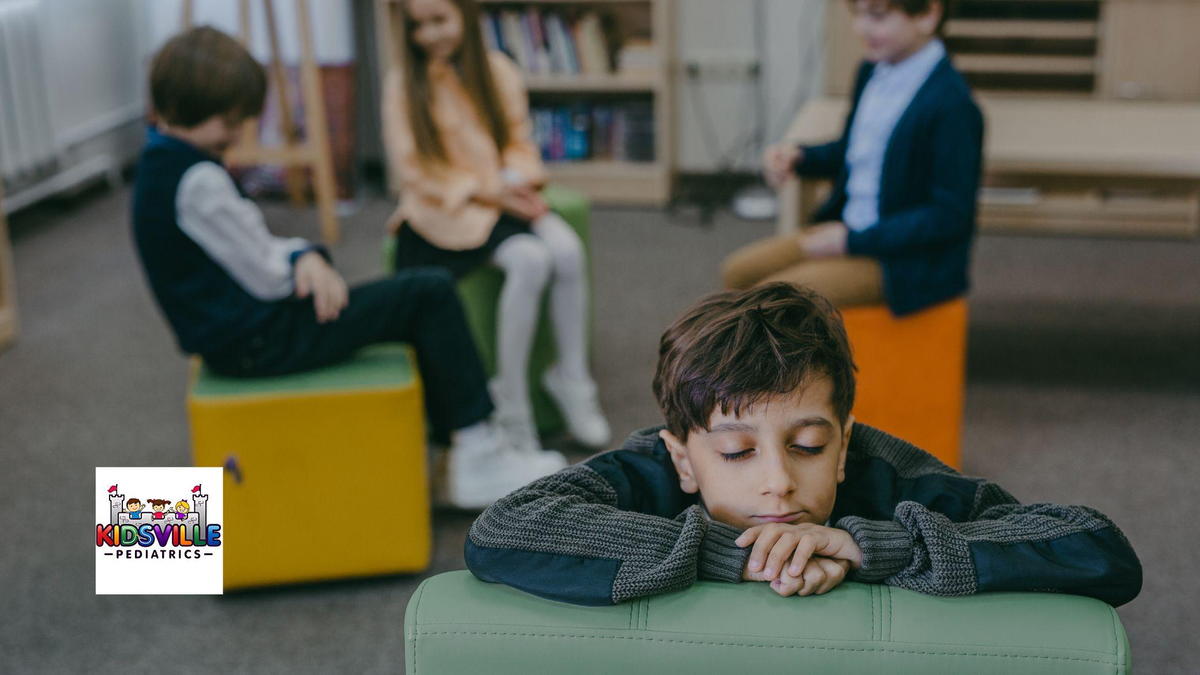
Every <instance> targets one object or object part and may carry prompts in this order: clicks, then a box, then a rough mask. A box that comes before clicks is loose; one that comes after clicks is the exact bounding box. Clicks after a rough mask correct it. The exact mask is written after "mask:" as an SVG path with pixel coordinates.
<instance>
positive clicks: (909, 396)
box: [842, 298, 967, 469]
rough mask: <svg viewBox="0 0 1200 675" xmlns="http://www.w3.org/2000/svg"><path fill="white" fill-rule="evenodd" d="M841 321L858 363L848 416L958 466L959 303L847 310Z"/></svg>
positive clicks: (962, 369) (963, 312) (962, 338)
mask: <svg viewBox="0 0 1200 675" xmlns="http://www.w3.org/2000/svg"><path fill="white" fill-rule="evenodd" d="M842 319H843V320H844V321H845V323H846V333H847V335H848V336H849V338H850V347H851V349H853V350H854V362H855V364H856V365H857V366H858V387H857V395H856V397H855V402H854V418H855V419H857V420H859V421H860V422H865V423H866V424H869V425H871V426H873V427H876V428H878V429H882V430H883V431H886V432H888V433H889V434H892V435H894V436H899V437H900V438H903V439H904V440H906V441H908V442H910V443H912V444H914V445H916V446H917V447H919V448H921V449H922V450H925V451H927V452H929V453H931V454H933V455H934V456H935V457H937V458H938V459H940V460H942V461H943V462H945V463H946V464H949V465H950V466H952V467H954V468H955V469H961V468H962V451H961V447H960V444H961V435H962V418H963V390H964V388H965V380H966V375H965V373H966V354H967V301H966V300H965V299H962V298H958V299H955V300H950V301H948V302H943V303H941V304H938V305H935V306H933V307H929V308H927V309H923V310H921V311H919V312H917V313H915V314H910V315H907V316H902V317H896V316H893V315H892V313H891V312H890V311H889V310H888V308H887V307H885V306H883V305H868V306H864V307H847V308H845V309H843V310H842Z"/></svg>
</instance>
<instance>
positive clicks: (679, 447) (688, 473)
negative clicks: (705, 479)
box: [658, 429, 700, 495]
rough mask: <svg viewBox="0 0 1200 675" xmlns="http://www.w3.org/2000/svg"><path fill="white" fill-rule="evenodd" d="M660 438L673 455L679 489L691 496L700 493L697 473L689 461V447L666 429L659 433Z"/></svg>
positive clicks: (672, 460) (672, 459) (672, 461)
mask: <svg viewBox="0 0 1200 675" xmlns="http://www.w3.org/2000/svg"><path fill="white" fill-rule="evenodd" d="M658 437H659V438H661V439H663V443H666V444H667V451H668V452H670V453H671V463H672V464H674V465H675V472H676V473H678V474H679V489H680V490H683V491H684V492H686V493H688V494H691V495H694V494H696V493H697V492H699V491H700V485H699V483H697V482H696V473H695V472H694V471H692V463H691V461H690V460H688V454H687V446H686V445H684V444H683V441H680V440H679V439H678V438H676V437H675V434H673V433H671V432H670V431H667V430H666V429H663V430H662V431H660V432H658Z"/></svg>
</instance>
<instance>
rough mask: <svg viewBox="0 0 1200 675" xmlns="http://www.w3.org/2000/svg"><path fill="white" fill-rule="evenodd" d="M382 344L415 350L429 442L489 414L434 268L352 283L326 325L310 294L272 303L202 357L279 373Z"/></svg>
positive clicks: (447, 289)
mask: <svg viewBox="0 0 1200 675" xmlns="http://www.w3.org/2000/svg"><path fill="white" fill-rule="evenodd" d="M381 342H407V343H409V344H411V345H412V346H413V348H414V349H415V351H416V353H417V364H418V366H419V367H420V369H421V379H422V381H423V384H424V389H425V410H426V414H427V415H428V417H429V424H430V427H431V428H432V431H433V435H434V438H435V439H437V440H439V441H441V442H446V441H447V439H448V438H449V434H450V432H451V431H453V430H455V429H461V428H463V427H466V426H470V425H471V424H474V423H476V422H479V421H482V420H484V419H486V418H487V416H488V415H490V414H491V412H492V400H491V397H489V396H488V392H487V376H486V375H485V374H484V371H483V364H482V363H481V362H480V360H479V354H478V352H477V351H476V350H475V342H474V339H473V338H472V337H471V333H470V330H469V329H468V327H467V321H466V316H465V315H464V314H463V310H462V305H461V304H460V302H459V299H458V292H457V291H456V290H455V287H454V279H453V277H451V276H450V274H449V273H448V272H446V271H444V270H440V269H436V268H427V267H426V268H412V269H408V270H403V271H401V272H400V273H398V274H396V275H395V276H393V277H390V278H387V279H381V280H379V281H374V282H371V283H366V284H362V285H359V286H355V287H354V288H352V289H350V302H349V304H348V305H347V306H346V308H345V309H343V310H342V313H341V314H340V315H339V316H338V318H337V320H335V321H331V322H328V323H317V319H316V313H315V312H314V309H313V304H312V299H311V298H308V299H304V300H298V299H290V300H284V301H281V302H278V303H276V307H275V311H274V312H273V313H272V315H271V317H270V319H268V320H267V321H266V322H265V324H264V325H263V327H262V328H260V329H258V330H256V331H254V332H253V333H252V334H251V335H249V336H247V337H246V338H245V339H243V340H239V341H238V343H237V344H236V345H235V346H234V347H233V348H232V349H229V350H225V351H224V352H223V353H220V354H206V355H204V360H205V363H207V364H208V366H209V367H210V368H212V369H213V370H214V371H216V372H218V373H221V374H223V375H232V376H236V377H256V376H267V375H282V374H285V373H294V372H299V371H305V370H312V369H314V368H320V367H321V366H325V365H329V364H331V363H336V362H338V361H342V360H345V359H347V358H349V357H350V355H352V354H353V353H354V352H355V351H356V350H358V349H359V348H361V347H365V346H367V345H372V344H378V343H381Z"/></svg>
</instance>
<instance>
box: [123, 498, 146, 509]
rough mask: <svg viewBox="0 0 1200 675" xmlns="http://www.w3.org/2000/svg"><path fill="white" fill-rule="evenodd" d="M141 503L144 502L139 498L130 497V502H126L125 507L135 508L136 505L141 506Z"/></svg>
mask: <svg viewBox="0 0 1200 675" xmlns="http://www.w3.org/2000/svg"><path fill="white" fill-rule="evenodd" d="M141 503H142V500H140V499H138V498H137V497H130V498H129V500H128V501H126V502H125V506H126V507H130V506H133V505H134V504H141Z"/></svg>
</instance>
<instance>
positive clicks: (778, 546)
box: [763, 532, 800, 577]
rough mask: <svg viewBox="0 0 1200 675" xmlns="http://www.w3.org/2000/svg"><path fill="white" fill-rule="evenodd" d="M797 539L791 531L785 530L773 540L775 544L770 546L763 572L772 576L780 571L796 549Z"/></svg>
mask: <svg viewBox="0 0 1200 675" xmlns="http://www.w3.org/2000/svg"><path fill="white" fill-rule="evenodd" d="M799 540H800V539H799V537H797V536H796V535H795V534H793V533H791V532H785V533H784V534H783V535H781V536H780V537H779V539H778V540H777V541H776V542H775V546H773V547H772V548H771V553H770V555H768V556H767V566H766V569H765V570H764V572H763V573H764V574H766V575H767V576H769V577H774V576H775V575H777V574H779V573H780V572H782V571H783V568H784V567H785V566H786V565H787V561H788V558H789V557H791V555H792V552H793V551H795V550H796V543H797V542H798V541H799Z"/></svg>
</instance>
